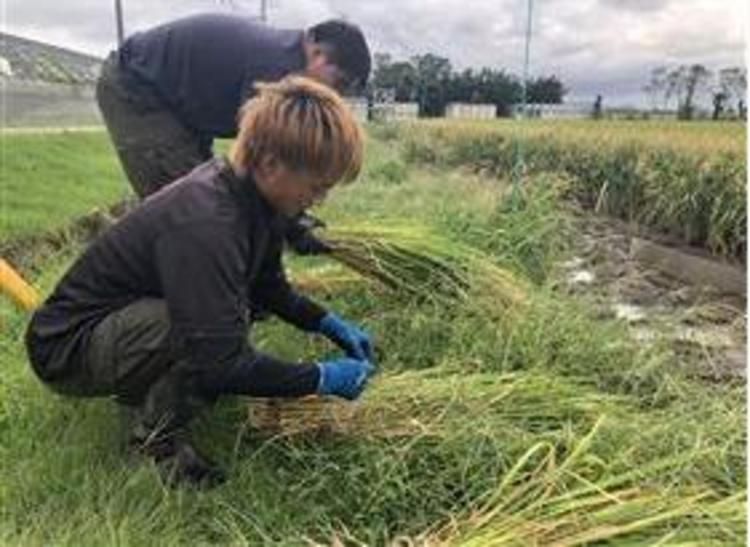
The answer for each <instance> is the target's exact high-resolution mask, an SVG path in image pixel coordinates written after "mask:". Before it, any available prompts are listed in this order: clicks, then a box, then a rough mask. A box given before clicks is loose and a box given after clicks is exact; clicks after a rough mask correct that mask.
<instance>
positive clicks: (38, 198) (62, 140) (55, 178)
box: [0, 131, 130, 244]
mask: <svg viewBox="0 0 750 547" xmlns="http://www.w3.org/2000/svg"><path fill="white" fill-rule="evenodd" d="M0 158H2V162H1V164H0V165H1V166H0V244H2V243H4V242H7V241H9V240H11V239H18V238H23V237H24V236H30V235H34V234H39V233H41V232H49V231H55V230H58V229H61V228H64V227H66V226H68V225H69V224H70V223H71V222H72V221H73V220H74V219H76V218H79V217H81V216H83V215H85V214H87V213H89V212H91V211H92V210H93V209H95V208H106V207H107V206H108V205H112V204H114V203H117V202H118V201H120V200H121V199H123V198H124V197H125V196H127V195H130V191H129V186H128V185H127V183H126V180H125V176H124V174H123V173H122V171H121V169H120V166H119V163H118V162H117V160H116V158H115V157H114V150H113V149H112V146H111V144H110V142H109V137H108V136H107V134H106V133H105V132H104V131H99V132H71V133H61V134H54V135H51V134H50V135H47V134H12V133H8V134H3V135H2V136H0Z"/></svg>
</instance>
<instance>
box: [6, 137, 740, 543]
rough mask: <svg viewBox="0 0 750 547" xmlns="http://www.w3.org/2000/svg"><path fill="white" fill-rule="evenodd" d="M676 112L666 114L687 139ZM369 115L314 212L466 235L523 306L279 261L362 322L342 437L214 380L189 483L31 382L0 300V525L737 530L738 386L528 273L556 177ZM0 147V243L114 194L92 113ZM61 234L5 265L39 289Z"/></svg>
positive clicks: (113, 171) (321, 347)
mask: <svg viewBox="0 0 750 547" xmlns="http://www.w3.org/2000/svg"><path fill="white" fill-rule="evenodd" d="M569 127H570V128H571V131H574V132H575V131H581V132H584V133H585V131H584V130H585V128H586V127H588V126H585V125H582V124H573V125H571V126H569ZM644 127H645V126H644ZM698 127H700V128H706V131H707V132H709V133H710V132H712V131H717V134H718V133H720V131H719V130H718V129H716V128H713V127H712V126H710V125H706V124H702V125H700V126H699V125H698V124H696V125H695V128H698ZM695 128H694V126H689V127H688V128H685V127H682V126H679V127H678V126H675V127H674V128H670V130H669V131H673V132H675V133H674V134H690V136H689V137H687V138H688V140H691V139H698V138H699V137H697V136H694V135H693V134H695V135H698V133H699V130H698V129H695ZM467 131H468V130H467ZM372 134H373V135H375V136H377V138H371V139H370V141H369V146H368V154H367V158H368V159H367V165H366V168H365V172H364V174H363V176H362V177H361V180H359V181H358V182H356V183H355V184H353V185H351V186H348V187H345V188H342V189H340V190H338V191H335V192H333V194H332V196H331V198H330V201H329V203H327V204H326V205H325V206H324V207H323V208H322V209H321V210H320V211H318V213H319V215H320V216H321V217H322V218H324V219H325V220H327V221H328V222H329V224H330V226H331V229H332V230H333V229H338V230H341V231H345V230H346V229H349V230H350V231H355V230H356V229H357V228H358V227H360V228H361V227H362V226H364V225H367V226H373V225H374V226H384V227H389V228H394V229H395V228H399V229H401V230H404V231H410V230H411V231H410V232H409V233H414V232H415V231H419V230H421V232H419V233H427V234H434V236H435V237H436V238H437V237H439V238H443V240H444V241H446V243H445V245H446V246H453V245H455V246H459V245H461V246H466V247H470V248H472V249H474V250H475V251H476V252H477V253H481V255H482V256H483V257H485V258H486V259H487V260H489V261H491V262H492V264H494V265H496V266H500V267H503V268H507V270H508V271H509V272H512V274H513V275H514V276H515V277H516V278H517V279H518V280H519V283H522V284H523V286H524V287H526V290H527V293H528V300H527V301H526V303H525V304H524V305H523V306H522V307H519V308H508V309H506V308H504V307H501V306H499V305H495V306H493V305H492V304H493V303H496V302H497V301H496V300H494V299H493V297H492V296H491V294H490V293H486V294H477V293H473V294H472V297H471V298H467V299H463V300H456V301H451V302H450V303H446V302H445V301H444V300H440V299H434V298H424V297H421V296H420V295H419V294H412V293H409V292H403V291H396V292H392V291H390V292H389V291H385V290H383V289H382V288H380V287H378V286H377V285H374V284H370V283H368V282H366V281H364V280H361V279H358V278H356V277H354V278H353V277H352V276H351V275H350V274H348V273H347V272H346V271H345V270H343V269H342V268H341V267H340V266H337V265H335V264H334V265H332V264H331V262H330V261H328V260H325V259H305V260H299V259H292V260H290V262H289V268H290V270H291V273H292V277H293V278H295V279H297V280H298V281H299V283H300V284H301V285H303V286H307V287H310V288H311V290H313V291H314V294H315V296H316V297H317V298H318V299H319V300H320V301H322V302H324V303H325V304H326V305H328V306H330V307H331V308H332V309H335V310H337V311H338V312H339V313H341V314H343V315H345V316H348V317H350V318H352V319H354V320H357V321H359V322H361V323H363V324H364V325H365V326H366V327H367V328H368V329H370V330H371V331H372V332H373V333H374V335H375V338H376V340H377V345H378V348H379V354H380V356H381V359H380V362H379V363H378V365H379V368H380V374H379V375H378V376H377V377H376V378H375V380H374V381H373V384H372V386H371V388H370V389H369V390H368V392H367V393H366V394H365V396H364V397H363V399H362V400H361V402H360V403H359V404H358V407H357V413H356V414H355V416H354V418H353V427H352V429H351V430H350V432H349V433H347V434H345V435H323V436H305V435H300V436H291V437H284V436H276V437H273V436H271V437H269V436H267V435H263V434H262V433H261V432H259V431H255V430H253V429H251V428H248V427H247V422H246V416H247V402H246V401H243V400H242V399H238V398H237V399H228V400H225V401H222V402H221V403H220V404H219V405H218V406H217V408H215V409H214V410H213V411H212V412H211V413H210V414H208V415H207V416H205V417H204V418H203V419H202V420H201V421H200V423H199V424H198V425H197V433H198V435H197V438H198V439H199V443H200V445H201V446H202V447H204V448H205V449H206V450H207V451H208V452H209V453H211V454H212V455H213V456H214V457H215V458H216V459H217V460H218V461H220V462H221V463H222V464H223V465H225V466H226V467H227V468H228V469H229V471H230V481H229V482H228V483H227V484H225V485H223V486H221V487H220V488H217V489H215V490H212V491H207V492H197V491H193V490H190V489H182V490H169V489H165V488H163V487H162V486H161V485H160V484H159V481H158V479H157V475H156V472H155V471H154V470H153V469H152V468H151V467H149V466H146V465H139V464H138V463H137V462H131V461H129V460H127V459H126V458H125V457H124V455H123V454H122V452H121V451H120V449H119V445H118V443H119V431H118V428H117V415H116V411H115V408H114V405H113V404H112V403H111V402H109V401H106V400H95V401H70V400H65V399H62V398H60V397H57V396H54V395H52V394H51V393H49V392H48V391H46V390H45V389H44V388H43V387H42V386H41V385H40V384H39V382H38V381H37V380H36V379H35V378H34V377H33V376H32V374H31V372H30V371H29V367H28V364H27V362H26V359H25V355H24V352H23V347H22V334H23V328H24V324H25V321H26V316H25V315H24V314H23V313H21V312H19V311H17V310H15V309H13V308H12V307H11V306H10V305H9V304H8V303H7V302H2V303H0V312H1V313H0V320H1V321H2V329H3V336H2V339H1V341H0V361H1V362H2V363H3V374H1V375H0V544H7V545H24V546H25V545H50V544H54V545H70V546H76V547H78V546H86V545H92V546H93V545H97V546H98V545H138V546H141V545H196V544H232V545H259V544H279V545H314V544H324V545H333V544H335V545H342V544H343V545H389V544H393V543H394V542H395V541H396V540H397V539H398V538H401V543H400V544H401V545H408V544H410V543H409V542H413V543H414V544H419V542H422V544H427V545H476V546H484V545H553V544H554V545H584V544H607V545H609V544H617V545H645V544H649V545H653V544H660V545H677V544H681V545H688V544H690V545H741V544H744V542H745V533H746V516H745V501H746V494H745V493H746V475H745V473H746V455H745V442H746V433H745V431H746V424H745V408H746V401H745V389H744V385H739V384H732V383H707V382H702V381H699V380H697V379H694V378H692V377H689V376H687V375H685V374H684V373H683V372H682V368H681V367H680V363H679V361H678V357H677V356H676V355H675V354H673V353H672V351H671V350H670V348H668V347H663V346H661V345H659V344H656V345H652V346H648V347H644V346H642V345H640V344H638V343H636V342H635V341H633V340H632V339H631V338H630V337H629V335H628V333H627V330H626V329H625V327H624V325H623V324H621V323H619V322H616V321H612V320H601V319H597V318H595V317H593V316H592V314H591V313H590V308H589V306H588V305H587V302H586V301H585V300H575V299H573V298H570V297H566V296H564V295H562V294H560V293H558V292H556V290H555V289H554V287H553V285H552V283H551V281H552V280H551V278H550V272H551V271H552V268H553V266H554V264H555V263H556V262H558V261H561V260H564V259H565V258H566V257H567V256H568V253H569V243H570V241H571V240H572V239H573V238H575V237H576V234H575V232H574V227H573V225H572V224H571V222H570V221H569V214H568V212H567V207H566V205H565V200H564V199H563V197H564V196H568V195H569V184H570V182H569V177H568V176H567V175H566V174H564V173H562V174H561V173H554V172H550V171H549V170H546V171H545V172H541V171H540V172H538V173H533V174H530V175H529V177H530V178H529V179H528V180H529V182H530V184H526V185H525V187H524V192H523V195H522V197H521V199H520V200H514V201H512V202H511V201H510V197H511V196H512V193H511V192H510V188H511V183H510V181H509V180H508V179H507V177H504V176H497V175H502V173H499V172H493V173H487V172H474V173H472V172H467V171H466V170H465V169H462V168H461V165H459V164H458V163H456V164H450V165H448V164H440V165H439V166H440V169H434V165H425V164H424V162H423V161H421V160H420V159H418V158H415V157H413V156H410V155H409V154H405V150H406V149H408V147H409V146H410V145H409V144H408V141H409V139H411V138H414V139H417V138H422V137H421V136H420V135H417V134H412V135H409V134H406V135H405V134H403V132H401V131H399V132H394V131H393V130H392V129H391V128H374V129H373V131H372ZM722 134H723V133H722ZM647 138H653V139H656V140H659V139H668V140H670V141H672V140H673V139H672V137H671V136H664V135H661V134H660V133H659V130H658V129H653V134H652V137H647ZM14 139H25V140H14ZM2 148H3V154H4V156H3V157H4V158H6V159H7V158H9V159H7V161H4V162H3V174H2V176H3V185H2V186H3V215H2V218H3V226H4V228H3V230H4V231H3V232H2V235H0V242H2V243H5V242H8V241H12V240H13V239H15V238H22V237H25V236H27V235H29V234H33V233H38V232H39V231H48V230H57V229H61V228H63V227H64V226H66V225H67V224H68V223H69V222H70V220H71V219H72V218H75V217H76V216H79V215H81V214H84V213H86V212H87V211H89V210H90V209H91V208H92V207H94V206H102V205H106V204H110V203H113V202H115V201H117V200H119V199H120V198H121V197H122V195H123V188H124V184H123V182H122V179H121V177H120V175H119V172H118V167H117V164H116V160H115V158H114V157H113V156H112V151H111V148H110V147H109V146H108V144H107V140H106V136H105V135H104V134H85V135H83V134H81V135H78V134H70V135H65V136H64V137H58V136H44V137H41V136H23V137H21V136H12V137H11V136H7V137H5V138H4V140H3V142H2ZM32 150H33V153H32ZM736 161H738V162H740V164H741V167H743V166H744V159H737V160H736ZM6 181H14V182H13V184H6ZM31 188H34V192H32V191H31ZM32 193H33V194H34V195H33V196H31V195H30V194H32ZM417 228H418V230H417ZM451 248H452V247H451ZM80 249H81V248H80V245H78V244H76V243H74V242H71V243H70V245H69V246H68V247H63V248H62V249H59V250H58V251H56V252H55V253H53V254H45V255H44V256H40V257H39V259H38V260H37V261H36V263H34V264H33V265H32V266H31V267H30V268H29V269H28V271H27V272H26V273H27V274H28V275H29V276H30V277H31V278H32V279H33V281H34V282H35V283H36V284H37V285H38V286H39V287H41V288H42V289H43V290H45V291H46V290H49V289H50V288H51V287H52V286H53V285H54V283H55V282H56V280H57V279H58V278H59V276H60V275H61V274H62V273H63V272H64V270H65V268H66V267H67V265H69V264H70V262H71V260H73V259H74V257H75V256H76V255H77V253H78V252H80ZM341 278H345V279H346V280H347V282H346V283H341V284H337V280H340V279H341ZM488 303H489V304H490V305H489V306H488ZM252 338H253V341H254V342H255V344H256V345H257V346H259V347H260V348H261V349H263V350H265V351H269V352H273V353H276V354H279V355H282V356H285V357H287V358H291V359H297V358H320V356H322V355H325V354H330V353H331V352H332V350H333V348H332V347H331V346H330V345H329V344H327V343H325V342H324V341H322V340H320V339H317V338H312V337H308V336H305V335H303V334H301V333H298V332H296V331H294V330H293V329H291V328H289V327H287V326H285V325H283V324H280V323H278V322H276V321H269V322H264V323H262V324H260V325H258V326H257V328H255V329H254V332H253V334H252Z"/></svg>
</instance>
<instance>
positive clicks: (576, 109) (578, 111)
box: [513, 101, 594, 119]
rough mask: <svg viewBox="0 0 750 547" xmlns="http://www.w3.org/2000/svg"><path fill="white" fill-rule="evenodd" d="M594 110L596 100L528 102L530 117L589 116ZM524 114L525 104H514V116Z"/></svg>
mask: <svg viewBox="0 0 750 547" xmlns="http://www.w3.org/2000/svg"><path fill="white" fill-rule="evenodd" d="M593 112H594V102H593V101H591V102H576V103H563V104H527V105H526V115H527V116H528V117H529V118H566V119H575V118H588V117H590V116H591V115H592V114H593ZM522 116H523V105H520V104H517V105H513V117H514V118H520V117H522Z"/></svg>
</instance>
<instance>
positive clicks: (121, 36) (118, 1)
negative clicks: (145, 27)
mask: <svg viewBox="0 0 750 547" xmlns="http://www.w3.org/2000/svg"><path fill="white" fill-rule="evenodd" d="M115 20H116V21H117V47H122V43H123V41H124V40H125V31H124V30H123V25H122V0H115Z"/></svg>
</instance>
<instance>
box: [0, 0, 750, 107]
mask: <svg viewBox="0 0 750 547" xmlns="http://www.w3.org/2000/svg"><path fill="white" fill-rule="evenodd" d="M122 2H123V5H124V12H125V26H126V33H131V32H134V31H137V30H142V29H146V28H149V27H151V26H155V25H157V24H159V23H162V22H166V21H169V20H171V19H174V18H177V17H181V16H184V15H188V14H192V13H198V12H202V11H217V10H223V11H230V10H235V11H238V12H241V13H246V14H250V15H253V14H257V13H258V10H259V5H260V0H122ZM746 2H747V0H536V1H535V2H534V17H533V31H532V32H533V41H532V44H531V74H532V75H540V74H543V75H550V74H556V75H557V76H559V77H560V78H561V79H562V80H563V82H565V84H566V85H567V86H568V87H569V88H570V90H571V93H570V97H569V98H570V99H576V98H585V99H589V98H592V97H594V96H595V95H596V94H597V93H602V94H603V95H604V98H605V101H606V102H608V103H609V104H613V103H619V104H623V103H631V104H634V103H638V102H642V101H643V100H645V98H644V97H643V96H642V93H641V88H642V87H643V85H644V84H645V83H646V82H647V80H648V77H649V73H650V70H651V69H652V68H653V67H655V66H658V65H669V64H681V63H686V64H687V63H702V64H704V65H706V66H707V67H709V68H711V69H713V70H716V69H718V68H724V67H728V66H745V53H746V47H745V37H746V35H747V34H746V32H747V28H746V27H747V25H746V22H747V20H748V11H747V9H746V7H745V3H746ZM268 3H269V16H270V22H271V23H272V24H274V25H278V26H282V27H290V28H295V27H299V28H301V27H304V26H307V25H310V24H313V23H315V22H317V21H319V20H322V19H325V18H328V17H334V16H337V17H345V18H347V19H349V20H351V21H353V22H356V23H358V24H360V25H361V26H362V28H363V30H364V31H365V34H366V35H367V37H368V39H369V41H370V42H371V45H372V49H373V51H382V52H389V53H391V54H393V55H394V56H395V57H397V58H399V57H408V56H410V55H414V54H417V53H426V52H432V53H436V54H438V55H442V56H444V57H448V58H449V59H450V60H451V62H452V64H453V66H454V67H456V68H464V67H477V68H479V67H482V66H488V67H493V68H505V69H507V70H510V71H511V72H514V73H517V74H520V73H521V71H522V67H523V58H524V34H525V29H526V13H527V0H378V1H375V0H367V1H364V0H268ZM113 4H114V0H0V6H1V7H2V13H1V14H0V15H1V16H2V30H3V31H5V32H9V33H11V34H18V35H21V36H25V37H29V38H34V39H38V40H42V41H45V42H50V43H53V44H56V45H60V46H63V47H68V48H71V49H76V50H80V51H84V52H88V53H93V54H96V55H101V56H103V55H104V54H106V52H107V51H109V50H110V49H111V48H112V47H113V45H114V42H115V24H114V15H113V12H114V10H113Z"/></svg>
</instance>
